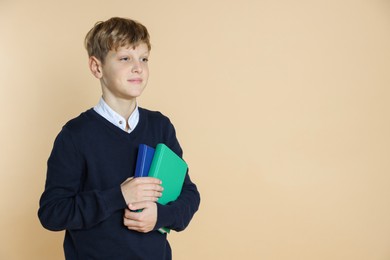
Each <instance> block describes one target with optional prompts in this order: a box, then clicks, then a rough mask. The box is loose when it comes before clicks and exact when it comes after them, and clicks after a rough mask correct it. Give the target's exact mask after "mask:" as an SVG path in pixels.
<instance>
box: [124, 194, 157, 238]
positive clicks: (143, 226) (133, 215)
mask: <svg viewBox="0 0 390 260" xmlns="http://www.w3.org/2000/svg"><path fill="white" fill-rule="evenodd" d="M140 209H142V211H139V212H136V211H137V210H140ZM156 222H157V204H156V203H155V202H152V201H142V202H136V203H133V204H129V208H128V209H125V214H124V216H123V224H124V225H125V226H126V227H127V228H128V229H130V230H134V231H138V232H142V233H147V232H149V231H152V230H153V228H154V226H155V225H156Z"/></svg>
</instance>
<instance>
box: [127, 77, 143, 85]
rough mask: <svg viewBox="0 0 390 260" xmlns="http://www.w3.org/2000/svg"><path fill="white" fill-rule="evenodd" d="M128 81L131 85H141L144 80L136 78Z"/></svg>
mask: <svg viewBox="0 0 390 260" xmlns="http://www.w3.org/2000/svg"><path fill="white" fill-rule="evenodd" d="M127 81H128V82H130V83H134V84H141V83H142V78H134V79H129V80H127Z"/></svg>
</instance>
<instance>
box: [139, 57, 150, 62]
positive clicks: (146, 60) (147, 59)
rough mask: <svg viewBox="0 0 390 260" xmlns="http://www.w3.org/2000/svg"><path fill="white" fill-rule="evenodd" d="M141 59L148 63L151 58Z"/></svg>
mask: <svg viewBox="0 0 390 260" xmlns="http://www.w3.org/2000/svg"><path fill="white" fill-rule="evenodd" d="M141 61H142V62H145V63H148V61H149V58H142V59H141Z"/></svg>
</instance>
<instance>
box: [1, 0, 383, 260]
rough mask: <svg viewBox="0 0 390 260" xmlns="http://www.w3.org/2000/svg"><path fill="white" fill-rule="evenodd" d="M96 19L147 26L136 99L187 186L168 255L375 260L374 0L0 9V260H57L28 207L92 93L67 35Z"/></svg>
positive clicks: (379, 63) (58, 247) (378, 102)
mask: <svg viewBox="0 0 390 260" xmlns="http://www.w3.org/2000/svg"><path fill="white" fill-rule="evenodd" d="M108 2H110V3H109V4H108ZM111 16H125V17H131V18H134V19H136V20H139V21H141V22H142V23H144V24H145V25H146V26H147V27H148V28H149V30H150V33H151V36H152V43H153V50H152V56H151V61H150V66H151V78H150V81H149V85H148V88H147V90H146V91H145V92H144V95H143V96H142V98H141V99H140V100H139V102H140V105H141V106H144V107H148V108H150V109H157V110H160V111H163V112H164V113H165V114H166V115H168V116H169V117H170V118H171V119H172V121H173V122H174V124H175V126H176V128H177V131H178V137H179V140H180V142H181V144H182V146H183V148H184V151H185V158H186V160H187V161H188V162H189V164H190V167H191V175H192V178H193V180H194V181H195V182H196V183H197V184H198V187H199V190H200V191H201V195H202V204H201V208H200V211H199V212H198V213H197V214H196V215H195V218H194V219H193V221H192V223H191V225H190V227H189V228H188V229H187V230H186V231H185V232H182V233H174V234H171V235H169V240H170V241H171V244H172V247H173V253H174V258H175V259H180V260H182V259H184V260H186V259H262V260H279V259H283V260H306V259H307V260H313V259H316V260H322V259H324V260H329V259H332V260H338V259H340V260H346V259H348V260H349V259H350V260H360V259H362V260H385V259H390V188H389V186H390V185H389V184H390V159H389V155H390V136H389V134H390V102H389V100H390V90H389V87H390V72H389V70H390V3H389V1H387V0H365V1H363V0H353V1H352V0H330V1H310V0H297V1H289V0H275V1H266V0H257V1H255V0H253V1H250V0H240V1H233V0H219V1H217V0H198V1H183V0H172V1H170V0H167V1H129V0H127V1H125V0H123V1H119V0H118V1H48V0H47V1H45V0H37V1H28V0H25V1H17V0H16V1H14V0H0V35H1V36H0V37H1V40H0V88H1V108H0V118H1V128H0V131H1V133H0V147H1V155H0V163H1V164H0V167H1V168H0V174H1V175H0V183H1V189H0V203H1V204H0V206H1V213H0V214H1V215H0V259H4V260H13V259H38V260H41V259H63V253H62V238H63V233H62V232H58V233H54V232H49V231H46V230H44V229H43V228H42V227H41V226H40V224H39V221H38V219H37V214H36V212H37V209H38V200H39V196H40V194H41V192H42V191H43V186H44V180H45V170H46V160H47V157H48V155H49V153H50V150H51V147H52V143H53V141H54V138H55V136H56V135H57V133H58V132H59V131H60V129H61V127H62V125H63V124H64V123H65V122H66V121H67V120H69V119H70V118H73V117H75V116H77V115H78V114H79V113H80V112H82V111H84V110H86V109H88V108H90V107H92V106H94V105H95V104H96V103H97V101H98V99H99V96H100V89H99V84H98V82H97V81H96V80H95V79H94V78H93V77H92V76H91V75H90V73H89V71H88V69H87V55H86V52H85V50H84V48H83V39H84V36H85V34H86V32H87V31H88V30H89V29H90V28H91V27H92V26H93V24H94V23H95V22H96V21H98V20H106V19H108V18H109V17H111Z"/></svg>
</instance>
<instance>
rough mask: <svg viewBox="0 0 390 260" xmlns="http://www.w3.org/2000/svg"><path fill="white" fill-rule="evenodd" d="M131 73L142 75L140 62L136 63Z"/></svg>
mask: <svg viewBox="0 0 390 260" xmlns="http://www.w3.org/2000/svg"><path fill="white" fill-rule="evenodd" d="M131 72H133V73H142V65H141V62H139V61H134V63H133V67H132V68H131Z"/></svg>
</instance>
